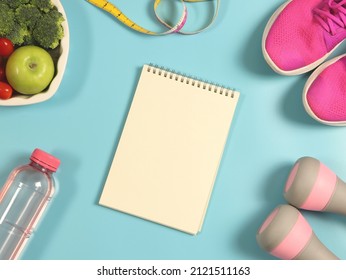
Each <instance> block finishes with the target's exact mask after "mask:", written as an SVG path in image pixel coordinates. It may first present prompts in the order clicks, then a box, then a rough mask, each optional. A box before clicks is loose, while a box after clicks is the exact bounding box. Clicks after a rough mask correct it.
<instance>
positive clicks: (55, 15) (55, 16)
mask: <svg viewBox="0 0 346 280" xmlns="http://www.w3.org/2000/svg"><path fill="white" fill-rule="evenodd" d="M48 14H49V16H50V17H51V19H52V20H54V21H55V22H56V23H57V24H61V23H62V22H63V21H64V20H65V18H64V16H63V15H62V13H60V12H59V11H58V8H57V7H54V8H53V9H51V10H50V11H49V13H48Z"/></svg>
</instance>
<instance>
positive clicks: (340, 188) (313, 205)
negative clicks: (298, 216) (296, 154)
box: [284, 157, 346, 215]
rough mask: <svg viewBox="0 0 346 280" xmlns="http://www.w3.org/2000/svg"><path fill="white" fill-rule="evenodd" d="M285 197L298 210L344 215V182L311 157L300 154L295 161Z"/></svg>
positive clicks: (345, 213) (345, 208)
mask: <svg viewBox="0 0 346 280" xmlns="http://www.w3.org/2000/svg"><path fill="white" fill-rule="evenodd" d="M284 196H285V198H286V200H287V201H288V202H289V203H290V204H292V205H294V206H296V207H298V208H301V209H306V210H313V211H326V212H335V213H340V214H344V215H346V184H345V183H344V182H343V181H342V180H341V179H339V178H338V177H337V176H336V175H335V173H334V172H332V171H331V170H330V169H329V168H328V167H326V166H325V165H324V164H323V163H321V162H320V161H319V160H317V159H315V158H312V157H302V158H300V159H298V160H297V162H296V163H295V164H294V166H293V168H292V170H291V172H290V175H289V177H288V180H287V183H286V186H285V190H284Z"/></svg>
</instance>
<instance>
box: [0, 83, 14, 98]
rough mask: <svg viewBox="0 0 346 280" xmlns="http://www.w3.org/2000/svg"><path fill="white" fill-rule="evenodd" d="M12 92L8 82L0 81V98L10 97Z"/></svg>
mask: <svg viewBox="0 0 346 280" xmlns="http://www.w3.org/2000/svg"><path fill="white" fill-rule="evenodd" d="M12 92H13V90H12V87H11V86H10V85H9V84H8V83H4V82H0V99H9V98H11V96H12Z"/></svg>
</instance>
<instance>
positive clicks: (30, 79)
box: [6, 46, 54, 95]
mask: <svg viewBox="0 0 346 280" xmlns="http://www.w3.org/2000/svg"><path fill="white" fill-rule="evenodd" d="M53 76H54V62H53V59H52V57H51V56H50V54H49V53H48V52H47V51H46V50H44V49H42V48H41V47H37V46H23V47H19V48H18V49H16V50H15V51H14V52H13V53H12V54H11V55H10V57H9V58H8V60H7V63H6V78H7V81H8V83H9V84H10V85H11V86H12V87H13V89H14V90H16V91H17V92H19V93H22V94H28V95H32V94H36V93H39V92H42V91H43V90H44V89H45V88H46V87H47V86H48V85H49V84H50V82H51V81H52V79H53Z"/></svg>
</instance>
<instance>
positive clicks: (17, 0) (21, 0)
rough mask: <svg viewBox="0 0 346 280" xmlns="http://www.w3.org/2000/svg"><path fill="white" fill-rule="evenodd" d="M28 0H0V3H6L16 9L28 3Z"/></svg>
mask: <svg viewBox="0 0 346 280" xmlns="http://www.w3.org/2000/svg"><path fill="white" fill-rule="evenodd" d="M29 1H30V0H0V3H4V4H7V5H8V6H9V7H10V8H12V9H16V8H18V7H19V6H21V5H23V4H27V3H29Z"/></svg>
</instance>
